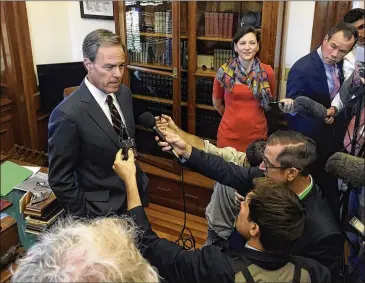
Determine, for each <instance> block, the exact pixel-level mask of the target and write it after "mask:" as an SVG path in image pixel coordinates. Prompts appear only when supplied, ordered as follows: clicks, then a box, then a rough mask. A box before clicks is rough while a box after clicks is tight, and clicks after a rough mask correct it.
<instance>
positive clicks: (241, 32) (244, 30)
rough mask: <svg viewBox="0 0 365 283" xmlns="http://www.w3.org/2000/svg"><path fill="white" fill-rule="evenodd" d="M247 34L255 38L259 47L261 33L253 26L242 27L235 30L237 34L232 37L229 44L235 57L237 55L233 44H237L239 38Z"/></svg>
mask: <svg viewBox="0 0 365 283" xmlns="http://www.w3.org/2000/svg"><path fill="white" fill-rule="evenodd" d="M248 33H253V34H254V35H255V36H256V40H257V43H258V44H259V45H260V43H261V32H260V31H259V30H257V29H255V28H254V27H253V26H249V25H246V26H243V27H241V28H239V29H238V30H237V32H236V34H235V35H234V37H233V39H232V42H231V47H232V51H233V52H234V54H236V57H237V56H238V54H237V52H236V51H234V44H235V43H236V44H237V42H238V41H239V40H240V39H241V37H242V36H244V35H246V34H248Z"/></svg>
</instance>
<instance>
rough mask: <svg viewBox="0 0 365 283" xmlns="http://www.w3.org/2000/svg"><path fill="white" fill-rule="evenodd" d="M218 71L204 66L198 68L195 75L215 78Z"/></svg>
mask: <svg viewBox="0 0 365 283" xmlns="http://www.w3.org/2000/svg"><path fill="white" fill-rule="evenodd" d="M216 73H217V71H215V70H212V69H206V70H203V68H196V72H195V73H194V76H196V77H205V78H214V77H215V74H216Z"/></svg>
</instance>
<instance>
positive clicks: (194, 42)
mask: <svg viewBox="0 0 365 283" xmlns="http://www.w3.org/2000/svg"><path fill="white" fill-rule="evenodd" d="M142 4H143V5H141V1H118V2H114V11H115V23H116V32H117V33H118V34H119V35H120V36H121V37H122V40H123V42H124V44H125V45H126V47H127V50H128V54H127V56H126V57H127V58H126V60H127V69H128V72H126V73H125V75H124V78H123V80H124V83H125V84H126V85H127V86H128V87H129V88H130V89H131V91H132V94H133V104H134V105H133V107H134V113H135V121H136V141H137V146H138V148H139V150H141V153H142V154H141V155H140V157H139V158H140V160H142V161H144V162H146V163H149V164H151V165H154V166H157V167H159V168H162V169H165V170H168V171H170V172H173V173H176V174H178V173H179V170H180V167H179V166H178V164H177V162H176V161H175V160H174V159H173V158H172V157H171V156H169V155H168V154H165V153H163V154H161V151H160V150H159V148H158V146H157V145H156V144H155V142H154V139H153V138H154V137H153V133H152V132H151V131H147V130H146V129H144V128H143V127H142V126H140V125H139V124H138V116H139V115H140V114H141V113H143V112H144V111H150V112H152V113H153V114H154V115H159V114H161V113H165V114H168V115H169V116H172V117H173V119H174V121H175V123H176V124H177V125H178V126H179V127H181V128H182V129H184V130H186V131H188V132H189V133H192V134H195V135H197V136H199V137H202V138H204V139H208V140H210V141H211V142H213V143H214V142H215V141H216V135H217V132H216V131H217V128H218V126H219V122H220V119H221V117H220V115H219V114H218V112H217V111H216V110H215V108H214V107H213V105H212V98H211V96H212V90H213V79H214V77H215V75H216V70H217V69H218V67H220V66H221V65H222V64H223V63H225V62H226V61H227V60H228V58H229V57H230V56H231V55H232V50H231V40H232V37H233V35H234V34H235V31H236V28H237V27H239V26H241V24H242V23H251V24H253V25H255V27H256V28H257V29H260V30H261V34H262V35H261V37H262V42H261V46H260V53H259V58H260V60H261V61H262V62H264V63H266V64H270V65H271V66H272V67H273V68H275V62H279V61H280V60H279V59H280V58H279V57H280V56H281V55H280V52H279V51H280V48H281V46H280V43H281V40H280V37H281V35H282V33H281V29H282V26H281V25H278V22H279V21H280V20H281V19H282V17H283V15H284V8H285V3H284V1H281V2H276V1H272V2H271V1H151V2H147V4H146V1H144V3H142ZM152 4H153V5H152ZM276 71H277V72H278V70H276ZM146 141H148V144H149V145H148V146H147V147H146V146H145V145H144V144H146V143H147V142H146Z"/></svg>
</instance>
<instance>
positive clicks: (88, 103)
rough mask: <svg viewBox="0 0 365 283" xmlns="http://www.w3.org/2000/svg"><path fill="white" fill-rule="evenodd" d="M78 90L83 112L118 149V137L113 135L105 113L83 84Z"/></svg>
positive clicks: (83, 83)
mask: <svg viewBox="0 0 365 283" xmlns="http://www.w3.org/2000/svg"><path fill="white" fill-rule="evenodd" d="M79 90H80V92H81V101H82V102H84V103H85V111H86V112H87V113H88V114H89V115H90V117H91V119H93V120H94V121H95V123H96V124H97V125H98V126H99V127H100V128H101V129H102V130H103V131H104V132H105V134H106V135H107V136H108V137H109V138H110V139H111V140H112V141H113V142H114V143H115V145H116V146H117V147H118V148H119V147H120V142H119V137H118V135H117V134H116V133H115V131H114V129H113V126H112V125H111V124H110V122H109V120H108V118H107V117H106V116H105V113H104V112H103V110H102V109H101V108H100V106H99V104H98V103H97V102H96V100H95V98H94V97H93V96H92V94H91V93H90V91H89V89H88V88H87V86H86V84H85V82H82V83H81V85H80V89H79Z"/></svg>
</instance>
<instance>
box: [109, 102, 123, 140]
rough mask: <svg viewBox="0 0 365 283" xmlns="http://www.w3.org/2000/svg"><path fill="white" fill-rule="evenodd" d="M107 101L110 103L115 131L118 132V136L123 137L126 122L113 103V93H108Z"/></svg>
mask: <svg viewBox="0 0 365 283" xmlns="http://www.w3.org/2000/svg"><path fill="white" fill-rule="evenodd" d="M106 102H107V103H108V106H109V110H110V115H111V117H112V124H113V128H114V131H115V132H116V133H117V135H118V137H120V138H122V134H123V128H124V123H123V121H122V118H121V117H120V114H119V112H118V110H117V108H116V107H115V105H114V103H113V97H112V96H111V95H107V96H106Z"/></svg>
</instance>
